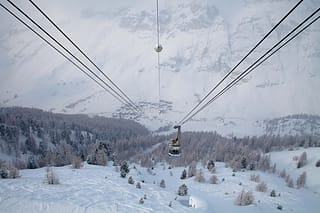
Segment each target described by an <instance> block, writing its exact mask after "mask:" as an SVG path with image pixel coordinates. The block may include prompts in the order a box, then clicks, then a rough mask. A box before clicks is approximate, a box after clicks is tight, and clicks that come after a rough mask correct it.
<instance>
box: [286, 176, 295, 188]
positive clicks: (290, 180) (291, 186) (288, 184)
mask: <svg viewBox="0 0 320 213" xmlns="http://www.w3.org/2000/svg"><path fill="white" fill-rule="evenodd" d="M287 186H288V187H290V188H293V187H294V184H293V180H292V178H289V179H288V181H287Z"/></svg>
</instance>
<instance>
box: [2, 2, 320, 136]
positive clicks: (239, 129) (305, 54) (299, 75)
mask: <svg viewBox="0 0 320 213" xmlns="http://www.w3.org/2000/svg"><path fill="white" fill-rule="evenodd" d="M35 2H36V3H37V4H38V5H39V6H40V7H41V8H42V9H43V10H44V11H45V12H46V13H47V14H48V15H49V17H51V18H52V19H53V20H54V21H55V22H56V23H57V24H58V25H59V26H60V27H61V28H62V29H63V30H64V31H65V32H66V33H67V34H68V35H69V36H70V37H71V38H72V39H73V40H74V41H75V43H76V44H78V45H79V46H80V47H81V48H82V49H83V50H84V51H85V52H86V53H87V54H88V55H89V56H90V57H91V58H92V59H93V60H94V61H95V62H96V63H97V65H98V66H99V67H101V68H102V70H103V71H104V72H105V73H106V74H107V75H108V76H109V77H110V78H111V79H112V80H114V82H116V83H117V85H118V86H119V87H120V88H121V89H122V90H123V91H124V92H125V93H126V94H127V95H128V96H129V97H130V98H131V99H132V100H133V101H135V103H136V104H137V105H139V106H141V108H142V110H143V112H144V114H143V115H140V116H139V115H134V114H132V113H129V112H128V110H127V108H126V107H124V106H122V105H121V104H120V103H119V102H118V101H117V100H116V99H114V98H113V97H112V96H111V95H109V94H108V93H106V92H105V91H103V90H102V89H101V88H100V87H99V86H97V85H96V84H95V83H94V82H93V81H92V80H90V79H89V78H87V77H86V76H85V75H84V74H83V73H81V72H79V71H78V70H77V69H76V68H75V67H74V66H73V65H72V64H70V63H69V62H67V61H66V60H65V59H64V58H62V57H61V56H60V55H58V54H57V53H56V52H55V51H53V50H52V49H51V48H50V47H48V45H46V44H45V43H44V42H42V41H41V40H40V39H38V38H37V37H36V36H35V35H34V34H32V32H30V31H29V30H28V29H26V28H25V27H24V26H23V25H21V24H20V23H18V22H17V21H16V20H15V19H14V18H12V17H11V16H9V15H8V13H6V12H5V11H4V10H2V9H1V10H0V19H1V25H0V106H1V107H6V106H25V107H35V108H41V109H44V110H48V111H52V112H57V113H70V114H71V113H84V114H90V115H102V116H108V117H111V116H113V117H124V118H134V119H135V120H136V121H138V122H140V123H142V124H144V125H146V126H147V127H148V128H149V129H151V130H157V129H158V128H159V127H166V126H170V125H173V124H175V123H176V122H178V121H179V120H180V119H182V118H183V117H184V116H185V115H186V113H187V112H188V111H190V110H191V109H192V107H194V106H195V105H196V104H197V102H198V101H199V100H201V98H202V97H204V96H205V95H206V94H207V93H208V92H209V91H210V90H211V88H213V87H214V86H215V84H216V83H217V82H218V81H219V80H220V79H221V78H222V77H223V76H224V75H225V74H226V73H228V72H229V71H230V70H231V68H232V67H233V66H234V65H235V64H237V63H238V62H239V61H240V60H241V58H242V57H243V56H244V55H245V54H246V53H247V52H248V51H249V50H250V49H251V48H252V47H253V46H254V45H255V44H256V43H257V42H258V41H259V40H260V39H261V38H262V37H263V36H264V35H265V34H266V33H267V32H268V31H269V30H270V29H271V28H272V27H273V26H274V25H275V24H276V23H277V22H278V21H279V20H280V19H281V18H282V17H283V16H284V14H285V13H287V12H288V11H289V10H290V9H291V8H292V7H293V6H294V5H295V4H296V2H297V1H290V0H272V1H270V0H236V1H210V0H207V1H204V0H199V1H191V0H176V1H169V0H163V1H162V0H160V28H161V29H160V31H161V37H160V41H161V44H162V45H163V47H164V49H163V51H162V52H161V54H160V60H161V99H162V100H163V101H162V102H161V106H160V110H161V111H162V113H161V114H159V104H158V98H159V97H158V73H157V54H156V53H155V52H154V50H153V48H154V46H155V44H156V11H155V9H156V8H155V1H150V0H131V1H111V0H97V1H83V0H81V1H79V0H69V1H63V0H56V1H49V0H43V1H35ZM1 3H2V4H4V5H6V6H8V7H9V6H10V5H9V4H8V3H7V1H3V0H1ZM15 3H16V4H17V5H18V6H19V7H21V8H23V9H24V10H25V11H26V12H27V13H28V14H30V16H32V17H33V18H34V19H35V20H36V21H37V22H39V24H41V25H42V26H44V27H45V28H46V29H47V30H48V31H49V32H50V33H52V34H53V35H54V36H55V37H57V38H58V39H59V40H62V41H63V44H64V45H65V46H66V47H68V48H70V49H71V50H72V52H74V53H75V55H77V56H78V57H80V58H81V59H82V58H83V57H82V56H81V55H80V53H78V52H77V51H76V50H75V48H73V47H72V46H71V44H69V43H68V42H67V41H66V40H65V39H64V38H62V36H61V35H60V34H59V33H58V32H57V31H56V30H55V29H54V27H53V26H51V25H50V23H49V22H47V21H46V20H45V18H44V17H42V16H41V14H40V13H39V12H38V11H36V9H35V8H33V7H32V5H31V4H30V3H29V2H28V1H21V0H18V1H15ZM319 6H320V1H319V0H305V1H303V3H302V4H301V5H300V6H299V7H298V8H297V9H296V10H295V11H294V12H293V13H292V15H290V16H289V17H288V19H286V20H285V21H284V22H283V23H282V24H281V25H280V26H279V27H278V28H277V29H276V30H275V32H273V33H272V34H271V36H270V37H269V38H268V39H267V40H266V41H265V42H264V43H263V44H262V45H261V46H260V47H259V48H258V49H257V51H255V52H254V53H253V54H252V55H250V56H249V58H248V60H246V61H245V63H243V65H241V66H240V67H239V68H238V69H237V70H236V72H234V73H233V74H232V75H231V78H229V79H228V82H230V81H231V80H232V79H234V78H235V77H236V76H237V74H239V73H240V72H241V71H243V70H244V69H245V68H246V67H248V66H249V65H250V64H251V63H252V62H254V61H255V59H257V58H258V57H259V56H261V55H262V54H263V53H264V52H265V51H266V50H268V48H269V47H271V46H272V45H273V44H274V43H276V42H277V41H278V40H280V39H281V38H282V37H284V36H285V35H286V34H287V33H288V32H289V31H290V30H291V29H293V28H294V27H295V26H296V25H297V24H298V23H299V22H300V21H302V20H303V19H304V18H305V17H307V16H308V15H309V14H310V13H312V12H313V11H314V10H316V9H317V8H319ZM10 8H12V7H10ZM319 38H320V23H319V22H316V23H315V24H314V25H312V26H311V27H310V28H309V29H308V30H307V31H305V32H303V33H302V34H301V35H300V36H298V37H297V38H296V39H295V40H294V41H292V42H291V43H290V44H289V45H287V46H286V47H284V48H283V49H282V50H280V51H279V52H278V53H277V54H275V55H274V56H272V57H271V58H270V59H269V60H268V61H266V62H265V63H264V64H263V65H262V66H260V67H259V68H258V69H257V70H256V71H255V72H253V73H252V74H250V75H248V76H247V77H246V78H245V79H243V80H242V81H241V82H240V83H239V84H238V85H237V86H235V87H234V88H232V89H231V90H230V91H229V92H227V93H226V94H225V95H223V96H222V97H221V98H219V99H218V100H217V101H216V102H214V103H213V104H212V105H210V106H209V107H208V108H206V109H205V110H203V111H202V112H201V113H199V114H198V115H197V116H196V117H194V120H192V121H190V122H188V123H186V125H185V126H184V127H183V128H184V129H185V130H216V131H218V132H220V133H223V134H236V135H255V134H263V133H266V132H269V131H275V133H274V134H281V132H280V130H281V131H283V132H285V133H287V132H290V131H288V130H283V128H285V127H286V126H288V127H291V128H294V125H295V124H296V125H297V126H299V128H302V129H303V128H304V126H307V127H308V129H311V130H312V131H314V130H315V129H316V130H317V129H319V128H318V126H320V119H319V117H318V116H317V115H320V107H319V105H320V96H319V92H318V91H319V90H320V70H319V67H320V42H319ZM83 60H84V59H83ZM88 64H89V63H88ZM97 73H98V72H97ZM223 85H226V84H223ZM294 114H305V115H304V116H300V117H299V116H298V117H297V116H291V117H290V116H289V115H294ZM306 114H311V115H314V117H312V116H311V117H310V116H307V115H306ZM286 116H289V117H286ZM279 117H281V118H283V119H286V120H288V119H289V120H290V119H297V118H298V119H299V122H287V123H290V124H288V125H284V123H285V122H283V121H279V120H273V122H272V119H278V118H279ZM301 119H305V120H311V123H312V125H316V127H313V126H312V125H309V124H306V123H304V121H301ZM315 120H316V121H315ZM277 124H278V125H281V127H276V126H274V125H277ZM272 125H273V126H272ZM309 127H310V128H309ZM311 127H312V128H311ZM163 129H166V128H163ZM311 130H310V131H311ZM299 131H300V130H297V131H293V133H292V134H294V133H296V132H299ZM301 131H302V132H303V130H301ZM301 131H300V132H301ZM317 131H318V130H317Z"/></svg>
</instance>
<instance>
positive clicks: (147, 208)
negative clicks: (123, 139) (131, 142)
mask: <svg viewBox="0 0 320 213" xmlns="http://www.w3.org/2000/svg"><path fill="white" fill-rule="evenodd" d="M298 151H299V152H298ZM298 151H293V152H290V151H282V152H280V153H276V152H275V153H271V156H272V160H274V159H275V160H276V161H277V163H278V164H279V166H280V162H281V165H283V166H285V164H286V162H288V165H287V166H286V167H287V168H288V172H294V171H295V170H294V168H292V171H291V170H290V171H289V168H290V165H289V164H290V163H291V161H290V158H291V156H292V155H294V154H300V152H302V150H298ZM319 151H320V149H319V148H314V149H307V154H308V159H309V160H308V164H307V166H306V169H307V179H308V181H307V186H306V187H305V188H301V189H296V188H289V187H287V186H286V183H285V181H284V180H283V179H281V178H280V177H278V175H277V174H273V173H269V172H261V171H247V170H246V171H239V172H235V173H234V176H233V172H232V170H231V169H230V168H226V167H225V164H224V163H216V173H215V175H216V176H217V178H218V182H217V184H210V181H209V180H210V177H211V176H212V175H213V174H211V173H210V172H209V171H208V170H207V169H206V168H203V167H202V165H201V164H200V163H199V164H198V165H197V169H198V171H199V170H200V169H202V170H203V172H204V177H205V180H206V181H205V182H204V183H199V182H196V181H195V180H194V177H192V178H187V179H185V180H181V179H180V176H181V173H182V171H183V169H185V168H182V167H174V168H169V165H166V164H157V165H156V166H155V167H154V169H149V170H148V169H147V168H143V167H141V166H139V165H135V164H130V173H129V174H128V175H127V177H126V178H121V177H120V173H119V172H117V171H116V169H115V167H113V166H111V163H110V165H108V166H94V165H88V164H84V167H83V168H81V169H72V168H71V167H70V166H64V167H54V168H53V170H54V171H55V172H56V174H57V175H58V177H59V180H60V184H58V185H48V184H47V183H46V182H45V176H46V169H45V168H40V169H34V170H22V171H21V172H20V174H21V178H18V179H0V212H8V213H10V212H268V213H269V212H279V210H278V209H277V206H278V205H281V206H282V207H283V209H282V212H311V213H312V212H318V210H319V208H320V202H319V201H320V195H319V191H314V190H311V188H310V187H313V185H309V184H318V185H319V182H320V181H319V178H313V177H312V176H313V175H314V174H316V173H319V169H320V168H319V167H315V166H314V164H313V163H310V165H309V162H311V161H313V160H312V159H313V158H316V155H317V154H318V153H319ZM295 152H296V153H295ZM280 155H281V156H282V158H281V159H280V158H279V157H278V156H280ZM317 156H318V158H319V156H320V155H317ZM287 159H288V161H287ZM186 169H187V168H186ZM299 172H300V171H299ZM251 174H259V175H260V178H261V181H265V182H266V183H267V186H268V189H267V191H266V192H257V191H255V187H256V185H257V183H256V182H253V181H250V180H249V177H250V175H251ZM293 175H294V174H293ZM129 176H132V177H133V179H134V181H135V184H133V185H131V184H128V177H129ZM223 178H224V181H223ZM162 179H163V180H165V185H166V187H165V188H161V187H160V186H159V183H160V181H161V180H162ZM137 181H139V182H140V183H141V189H138V188H136V183H137ZM142 181H144V183H143V182H142ZM315 182H317V183H315ZM183 183H184V184H186V185H187V187H188V195H187V196H178V195H177V190H178V187H179V186H180V185H182V184H183ZM242 189H244V190H246V191H248V190H252V192H253V195H254V202H253V204H251V205H248V206H237V205H235V204H234V201H235V199H236V197H237V195H238V194H239V192H240V191H241V190H242ZM272 189H275V191H276V194H277V196H276V197H270V192H271V190H272ZM279 194H280V196H279ZM145 195H146V199H144V203H143V204H140V203H139V200H140V199H141V198H143V197H144V196H145ZM170 203H171V207H170V206H169V204H170ZM189 204H191V206H189Z"/></svg>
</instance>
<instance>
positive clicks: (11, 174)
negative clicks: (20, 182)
mask: <svg viewBox="0 0 320 213" xmlns="http://www.w3.org/2000/svg"><path fill="white" fill-rule="evenodd" d="M18 177H20V175H19V170H18V169H17V168H15V167H10V168H9V178H18Z"/></svg>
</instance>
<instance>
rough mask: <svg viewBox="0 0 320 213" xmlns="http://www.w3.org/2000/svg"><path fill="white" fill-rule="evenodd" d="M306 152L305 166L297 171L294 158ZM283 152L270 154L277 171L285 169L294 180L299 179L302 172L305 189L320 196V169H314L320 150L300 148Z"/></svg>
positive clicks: (319, 156) (319, 158)
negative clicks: (304, 179)
mask: <svg viewBox="0 0 320 213" xmlns="http://www.w3.org/2000/svg"><path fill="white" fill-rule="evenodd" d="M303 152H306V153H307V164H306V165H305V166H303V167H301V168H300V169H297V161H296V160H294V158H297V157H300V155H301V154H302V153H303ZM283 153H284V152H283V151H282V152H271V153H270V155H271V159H272V161H273V162H275V163H276V164H277V168H278V170H279V171H281V170H282V169H285V170H286V172H287V173H288V174H290V176H292V177H293V179H294V180H296V179H297V177H299V175H300V174H301V173H302V172H306V173H307V181H306V187H307V188H308V189H309V190H311V191H313V192H315V193H317V194H320V167H317V168H316V167H315V165H316V162H317V161H318V160H320V148H318V147H317V148H308V149H304V148H300V149H296V150H293V151H285V153H286V154H283Z"/></svg>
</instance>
